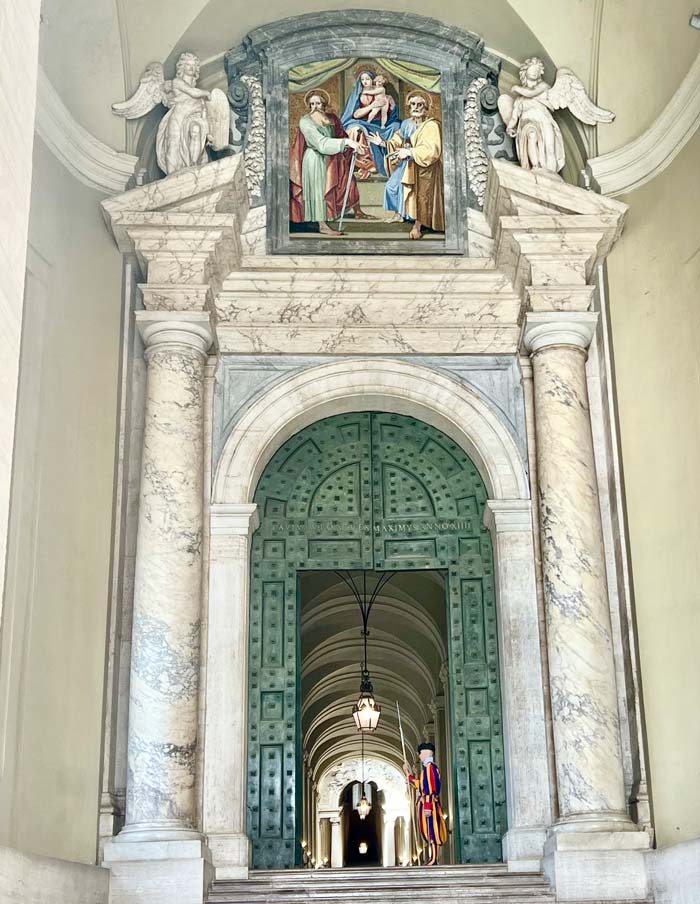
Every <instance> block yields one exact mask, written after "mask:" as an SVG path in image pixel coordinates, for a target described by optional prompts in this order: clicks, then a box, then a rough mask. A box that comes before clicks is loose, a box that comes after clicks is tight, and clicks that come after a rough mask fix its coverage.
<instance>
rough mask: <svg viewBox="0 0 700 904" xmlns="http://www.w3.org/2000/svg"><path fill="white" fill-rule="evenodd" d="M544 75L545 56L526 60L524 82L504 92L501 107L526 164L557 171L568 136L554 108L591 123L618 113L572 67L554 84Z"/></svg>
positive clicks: (525, 166) (609, 119) (608, 119)
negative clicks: (588, 89)
mask: <svg viewBox="0 0 700 904" xmlns="http://www.w3.org/2000/svg"><path fill="white" fill-rule="evenodd" d="M543 75H544V63H543V62H542V60H540V59H539V58H538V57H530V58H529V59H527V60H525V62H524V63H523V64H522V66H521V67H520V84H519V85H514V86H513V88H512V90H511V93H510V94H501V96H500V97H499V98H498V110H499V112H500V114H501V116H502V117H503V121H504V122H505V124H506V131H507V133H508V134H509V135H510V136H511V138H515V148H516V151H517V154H518V159H519V160H520V165H521V166H522V168H523V169H531V170H540V171H542V170H544V171H545V172H549V173H554V174H555V175H556V174H557V173H559V171H560V170H561V169H562V168H563V166H564V162H565V158H564V139H563V138H562V134H561V130H560V128H559V126H558V125H557V123H556V121H555V119H554V117H553V116H552V113H551V111H552V110H562V109H565V108H567V107H568V109H569V110H571V112H572V113H573V115H574V116H575V117H576V118H577V119H580V120H581V122H585V123H586V124H587V125H590V126H592V125H595V124H596V123H598V122H612V121H613V119H615V114H614V113H611V112H610V110H604V109H603V108H602V107H598V106H596V104H594V103H593V101H592V100H591V99H590V97H589V96H588V95H587V94H586V89H585V88H584V87H583V84H582V82H581V80H580V79H578V78H577V77H576V76H575V75H574V73H573V72H572V71H571V70H570V69H564V68H562V69H558V70H557V77H556V79H555V80H554V84H553V85H549V84H547V82H545V81H544V79H543V78H542V76H543ZM511 95H512V96H511Z"/></svg>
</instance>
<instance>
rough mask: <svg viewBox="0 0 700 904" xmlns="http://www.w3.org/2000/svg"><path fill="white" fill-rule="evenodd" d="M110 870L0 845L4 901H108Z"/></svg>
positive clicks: (0, 883)
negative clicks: (40, 855)
mask: <svg viewBox="0 0 700 904" xmlns="http://www.w3.org/2000/svg"><path fill="white" fill-rule="evenodd" d="M108 893H109V870H106V869H102V868H101V867H99V866H87V865H86V864H84V863H72V862H70V861H68V860H56V859H54V858H52V857H39V856H37V855H36V854H25V853H23V852H22V851H17V850H14V849H13V848H8V847H1V846H0V901H2V902H3V904H107V898H108Z"/></svg>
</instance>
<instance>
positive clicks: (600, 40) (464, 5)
mask: <svg viewBox="0 0 700 904" xmlns="http://www.w3.org/2000/svg"><path fill="white" fill-rule="evenodd" d="M378 6H379V7H381V8H383V9H387V10H396V11H397V12H411V13H416V14H423V15H430V16H433V17H435V18H437V19H440V20H442V21H443V22H445V23H447V24H452V25H456V26H459V27H460V28H464V29H467V30H469V31H473V32H476V33H477V34H479V35H481V36H482V37H483V38H484V40H485V42H486V44H487V46H488V47H490V48H491V49H492V50H494V51H496V52H497V53H499V54H500V55H501V56H503V58H504V59H505V60H506V61H507V65H510V66H511V69H512V64H513V62H514V61H521V60H522V59H524V58H525V57H527V56H530V55H532V54H539V55H541V56H543V57H544V59H545V60H546V61H547V62H548V64H549V65H550V67H553V66H569V67H570V68H572V69H573V70H574V71H575V72H576V73H577V74H578V75H579V77H580V78H581V79H582V80H583V82H584V83H585V84H586V85H587V87H588V88H589V91H590V92H591V94H592V95H593V97H594V98H596V97H597V99H598V100H599V102H600V103H601V104H603V105H604V106H605V107H608V108H609V109H612V110H614V111H615V112H616V114H617V119H616V120H615V122H614V123H613V124H612V125H609V126H606V127H605V129H601V130H599V138H598V149H597V150H598V152H600V153H604V152H606V151H609V150H612V149H614V148H618V147H621V146H622V145H624V144H626V143H627V142H628V141H630V140H631V139H632V138H634V137H636V136H637V135H639V134H640V133H641V132H642V131H644V129H646V128H647V127H648V126H649V125H650V124H651V123H652V122H653V121H654V120H655V118H656V117H657V116H658V114H659V113H660V112H661V110H662V109H663V107H664V106H665V105H666V104H667V103H668V101H669V99H670V98H671V97H672V95H673V93H674V91H675V90H676V89H677V87H678V86H679V84H680V82H681V81H682V79H683V77H684V76H685V74H686V72H687V71H688V69H689V68H690V65H691V63H692V61H693V60H694V58H695V57H696V55H697V54H698V50H700V36H699V35H698V32H697V31H694V30H693V29H691V28H689V27H688V18H689V14H690V12H691V11H692V8H693V7H692V4H689V3H688V0H649V2H647V3H639V0H557V2H556V3H552V2H551V0H469V2H464V0H433V2H432V3H430V4H429V5H428V4H425V2H421V0H381V2H380V3H379V4H377V3H373V2H369V3H368V2H359V0H353V2H338V0H296V2H294V3H289V2H288V0H265V2H263V3H257V4H256V3H248V2H244V0H43V3H42V25H41V48H40V61H41V64H42V65H43V67H44V69H45V71H46V73H47V75H48V77H49V79H50V80H51V82H52V83H53V86H54V88H56V90H57V91H58V93H59V95H60V96H61V98H62V99H63V101H64V102H65V104H66V105H67V107H68V109H69V110H70V111H71V113H72V114H73V116H74V117H75V118H76V119H77V121H78V122H79V123H80V125H82V126H83V127H84V128H86V129H88V130H89V131H90V132H92V133H93V134H94V135H96V136H97V137H98V138H99V139H100V140H102V141H104V142H105V143H107V144H109V145H111V146H112V147H113V148H115V149H116V150H124V148H125V144H126V138H125V134H126V133H125V124H124V122H123V120H119V119H117V117H114V116H113V115H112V114H111V111H110V104H111V103H112V102H113V101H115V100H119V99H122V98H124V97H125V96H127V95H128V94H129V93H130V91H131V90H132V89H133V88H134V87H135V85H136V84H137V82H138V78H139V75H140V74H141V72H142V71H143V69H144V67H145V66H146V64H147V63H149V62H150V61H152V60H162V61H164V62H165V63H166V71H171V70H172V64H173V62H174V59H175V57H176V56H177V54H178V53H180V52H181V51H182V50H184V49H187V50H193V51H194V52H196V53H197V54H198V55H199V56H200V57H201V59H202V60H203V61H205V62H206V61H207V60H216V58H218V57H219V56H220V55H221V54H223V53H224V52H225V51H226V50H227V49H229V48H230V47H232V46H235V45H237V44H238V43H240V41H241V40H242V38H243V37H244V36H245V34H246V33H247V32H248V31H250V30H251V29H252V28H255V27H257V26H260V25H262V24H264V23H266V22H271V21H273V20H276V19H281V18H284V17H286V16H291V15H298V14H301V13H311V12H314V11H319V10H327V9H344V8H345V9H348V8H352V9H364V10H366V15H367V18H368V20H370V19H371V17H372V15H373V13H374V12H375V10H376V9H377V7H378ZM508 61H509V62H508ZM168 66H169V67H170V68H168ZM549 74H550V75H551V74H553V70H552V71H550V73H549Z"/></svg>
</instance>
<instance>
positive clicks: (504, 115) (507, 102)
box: [498, 94, 515, 126]
mask: <svg viewBox="0 0 700 904" xmlns="http://www.w3.org/2000/svg"><path fill="white" fill-rule="evenodd" d="M514 107H515V100H514V99H513V98H512V97H511V96H510V94H499V95H498V112H499V113H500V114H501V119H502V120H503V122H504V123H505V125H506V126H507V125H508V123H509V122H510V120H511V117H512V116H513V108H514Z"/></svg>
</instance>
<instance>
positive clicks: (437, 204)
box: [387, 119, 445, 232]
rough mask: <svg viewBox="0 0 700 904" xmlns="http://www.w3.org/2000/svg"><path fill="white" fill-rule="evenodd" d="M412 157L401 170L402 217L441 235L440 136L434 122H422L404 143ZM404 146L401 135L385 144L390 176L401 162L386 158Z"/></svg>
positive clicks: (442, 193) (443, 200)
mask: <svg viewBox="0 0 700 904" xmlns="http://www.w3.org/2000/svg"><path fill="white" fill-rule="evenodd" d="M408 141H409V142H410V145H411V150H412V153H413V157H412V159H411V158H409V159H408V160H407V162H406V166H405V168H404V172H403V176H402V178H401V185H402V188H403V196H404V214H405V216H407V217H410V218H411V219H412V220H417V221H418V222H419V223H421V224H422V225H423V226H428V227H430V229H434V230H435V231H436V232H444V231H445V197H444V180H443V174H442V132H441V129H440V123H439V122H438V121H437V119H426V120H424V121H423V122H422V123H421V124H420V125H419V126H418V128H417V129H416V131H415V132H414V133H413V134H412V135H411V137H410V138H409V139H408ZM403 146H404V138H403V137H402V135H401V132H396V133H395V134H394V135H392V136H391V138H390V139H389V140H388V141H387V167H388V169H389V172H390V173H393V171H394V170H395V169H397V167H398V166H400V165H401V164H402V163H403V161H402V160H399V159H398V158H394V159H393V162H392V159H391V157H390V156H389V155H391V154H392V153H393V152H395V151H397V150H398V149H399V148H401V147H403Z"/></svg>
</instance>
